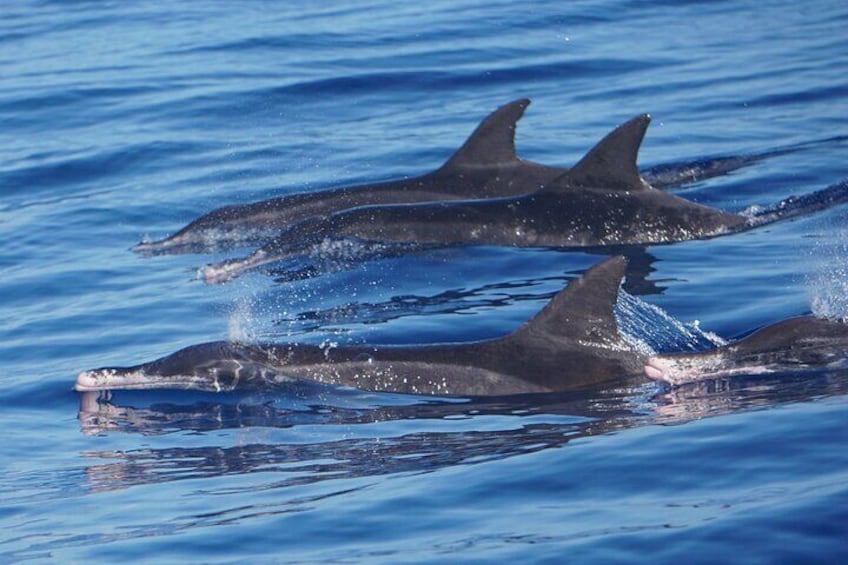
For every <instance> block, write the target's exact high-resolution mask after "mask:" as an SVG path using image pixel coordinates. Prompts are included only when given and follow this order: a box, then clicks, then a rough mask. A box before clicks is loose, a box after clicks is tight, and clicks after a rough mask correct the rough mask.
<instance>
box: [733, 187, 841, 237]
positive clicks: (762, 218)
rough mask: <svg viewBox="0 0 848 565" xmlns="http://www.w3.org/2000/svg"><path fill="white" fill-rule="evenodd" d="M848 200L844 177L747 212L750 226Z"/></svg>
mask: <svg viewBox="0 0 848 565" xmlns="http://www.w3.org/2000/svg"><path fill="white" fill-rule="evenodd" d="M846 202H848V179H843V180H841V181H839V182H837V183H836V184H832V185H830V186H828V187H827V188H823V189H821V190H816V191H815V192H811V193H809V194H802V195H801V196H790V197H789V198H784V199H783V200H781V201H780V202H778V203H777V204H774V205H773V206H769V207H768V208H763V209H762V210H757V211H755V212H752V213H749V214H745V215H747V216H748V223H749V225H750V227H752V228H754V227H758V226H762V225H765V224H772V223H774V222H777V221H780V220H786V219H789V218H794V217H796V216H802V215H805V214H811V213H813V212H818V211H819V210H824V209H826V208H830V207H831V206H836V205H838V204H844V203H846Z"/></svg>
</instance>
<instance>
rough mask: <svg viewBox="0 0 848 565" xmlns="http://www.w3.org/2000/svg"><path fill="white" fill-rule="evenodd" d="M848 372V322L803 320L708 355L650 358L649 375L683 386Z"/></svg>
mask: <svg viewBox="0 0 848 565" xmlns="http://www.w3.org/2000/svg"><path fill="white" fill-rule="evenodd" d="M846 368H848V324H845V323H843V322H841V321H836V320H828V319H823V318H816V317H813V316H799V317H796V318H790V319H788V320H783V321H781V322H777V323H775V324H772V325H770V326H766V327H765V328H762V329H760V330H758V331H756V332H754V333H753V334H751V335H749V336H748V337H746V338H744V339H741V340H739V341H736V342H733V343H730V344H728V345H724V346H721V347H718V348H715V349H711V350H708V351H702V352H697V353H671V354H665V355H658V356H654V357H650V358H648V362H647V364H646V365H645V375H646V376H648V377H649V378H651V379H654V380H658V381H665V382H667V383H670V384H673V385H681V384H686V383H691V382H698V381H703V380H708V379H717V378H722V377H730V376H733V375H738V374H745V375H758V374H764V373H776V372H795V371H804V370H810V369H846Z"/></svg>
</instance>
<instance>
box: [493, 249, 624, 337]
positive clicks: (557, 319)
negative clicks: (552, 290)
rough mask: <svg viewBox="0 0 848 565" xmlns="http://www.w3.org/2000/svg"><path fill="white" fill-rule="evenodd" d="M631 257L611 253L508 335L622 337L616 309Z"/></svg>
mask: <svg viewBox="0 0 848 565" xmlns="http://www.w3.org/2000/svg"><path fill="white" fill-rule="evenodd" d="M626 268H627V259H625V258H624V257H622V256H616V257H611V258H609V259H607V260H606V261H604V262H602V263H600V264H598V265H595V266H594V267H592V268H591V269H589V270H588V271H586V273H585V274H584V275H583V276H582V277H580V278H579V279H576V280H572V281H571V282H569V283H568V286H566V287H565V288H564V289H563V290H561V291H559V293H558V294H557V295H556V296H554V297H553V298H552V299H551V301H550V302H548V304H547V305H545V307H544V308H542V310H541V311H540V312H539V313H538V314H536V315H535V316H534V317H533V318H531V319H530V320H529V321H528V322H526V323H525V324H524V325H523V326H521V327H520V328H518V329H517V330H516V331H515V332H513V333H512V334H511V335H510V336H508V339H514V340H521V341H525V340H535V339H551V338H553V339H568V340H579V341H581V342H584V343H604V344H610V343H616V342H618V341H619V340H620V339H621V335H620V334H619V332H618V323H617V322H616V320H615V314H614V313H613V309H614V307H615V302H616V300H617V299H618V289H619V287H620V286H621V281H622V279H623V278H624V272H625V270H626Z"/></svg>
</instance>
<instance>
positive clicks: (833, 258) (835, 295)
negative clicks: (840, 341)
mask: <svg viewBox="0 0 848 565" xmlns="http://www.w3.org/2000/svg"><path fill="white" fill-rule="evenodd" d="M831 233H832V236H833V237H832V238H828V239H827V240H826V241H825V240H821V241H820V242H819V243H818V245H817V246H816V250H815V254H816V255H817V257H816V258H815V260H816V262H817V263H818V264H817V265H816V267H815V268H814V271H813V274H812V275H810V276H808V277H807V286H808V288H809V289H810V295H811V296H810V305H811V308H812V311H813V314H815V315H816V316H818V317H819V318H828V319H831V320H841V321H843V322H848V229H842V230H835V231H833V232H831ZM826 245H827V247H826Z"/></svg>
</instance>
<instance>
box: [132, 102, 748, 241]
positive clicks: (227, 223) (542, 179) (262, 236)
mask: <svg viewBox="0 0 848 565" xmlns="http://www.w3.org/2000/svg"><path fill="white" fill-rule="evenodd" d="M529 104H530V100H528V99H526V98H523V99H519V100H515V101H513V102H510V103H508V104H505V105H504V106H501V107H500V108H498V109H497V110H495V111H494V112H493V113H492V114H490V115H489V116H488V117H486V118H485V119H484V120H483V121H482V122H481V123H480V125H479V126H477V128H476V129H475V130H474V132H473V133H472V134H471V136H470V137H469V138H468V139H467V140H466V141H465V143H464V144H463V145H462V147H461V148H460V149H459V150H458V151H457V152H456V153H454V154H453V156H452V157H451V158H450V159H448V161H447V162H446V163H445V164H444V165H442V166H441V167H440V168H438V169H436V170H435V171H433V172H430V173H427V174H424V175H421V176H416V177H411V178H407V179H400V180H393V181H385V182H378V183H374V184H363V185H357V186H347V187H340V188H334V189H328V190H322V191H317V192H309V193H298V194H290V195H287V196H281V197H277V198H271V199H269V200H263V201H261V202H254V203H251V204H244V205H231V206H225V207H222V208H218V209H216V210H213V211H212V212H209V213H208V214H205V215H203V216H201V217H199V218H197V219H196V220H194V221H193V222H191V223H190V224H188V225H186V226H185V227H183V228H182V229H180V230H179V231H178V232H176V233H175V234H173V235H171V236H170V237H167V238H165V239H162V240H159V241H152V242H142V243H139V244H138V245H136V246H135V247H134V249H135V250H136V251H138V252H141V253H146V254H157V253H181V252H187V251H197V250H202V249H204V248H210V247H215V246H221V245H226V244H232V243H236V242H239V243H248V242H250V241H257V240H259V241H262V240H265V241H267V240H268V239H270V238H271V237H273V235H275V234H276V233H277V232H278V231H279V230H282V229H283V228H285V227H287V226H290V225H292V224H295V223H297V222H300V221H302V220H305V219H307V218H309V217H312V216H319V217H324V216H328V215H330V214H333V213H335V212H339V211H342V210H347V209H349V208H355V207H358V206H365V205H378V204H403V203H412V202H430V201H438V200H459V199H462V200H467V199H478V198H479V199H482V198H493V197H499V196H516V195H521V194H527V193H530V192H533V191H535V190H538V189H539V188H540V187H542V186H544V185H545V184H547V183H549V182H550V181H552V180H553V179H555V178H557V177H558V176H560V175H562V174H563V173H565V172H567V171H568V169H566V168H562V167H549V166H547V165H542V164H539V163H534V162H532V161H528V160H524V159H521V158H519V157H518V155H517V154H516V151H515V128H516V124H517V122H518V120H520V119H521V117H522V116H523V115H524V111H525V110H526V109H527V106H529ZM763 157H764V155H749V156H742V157H717V158H714V159H706V160H700V161H693V162H683V163H673V164H666V165H658V166H656V167H655V168H654V169H655V171H656V172H654V169H648V170H646V171H645V172H644V173H643V174H644V175H645V177H646V178H647V179H649V180H650V181H651V182H653V183H654V185H655V186H657V187H672V186H679V185H682V184H686V183H689V182H694V181H696V180H702V179H705V178H710V177H713V176H718V175H722V174H727V173H728V172H730V171H732V170H735V169H738V168H740V167H743V166H745V165H748V164H750V163H752V162H755V161H757V160H759V159H761V158H763Z"/></svg>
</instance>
